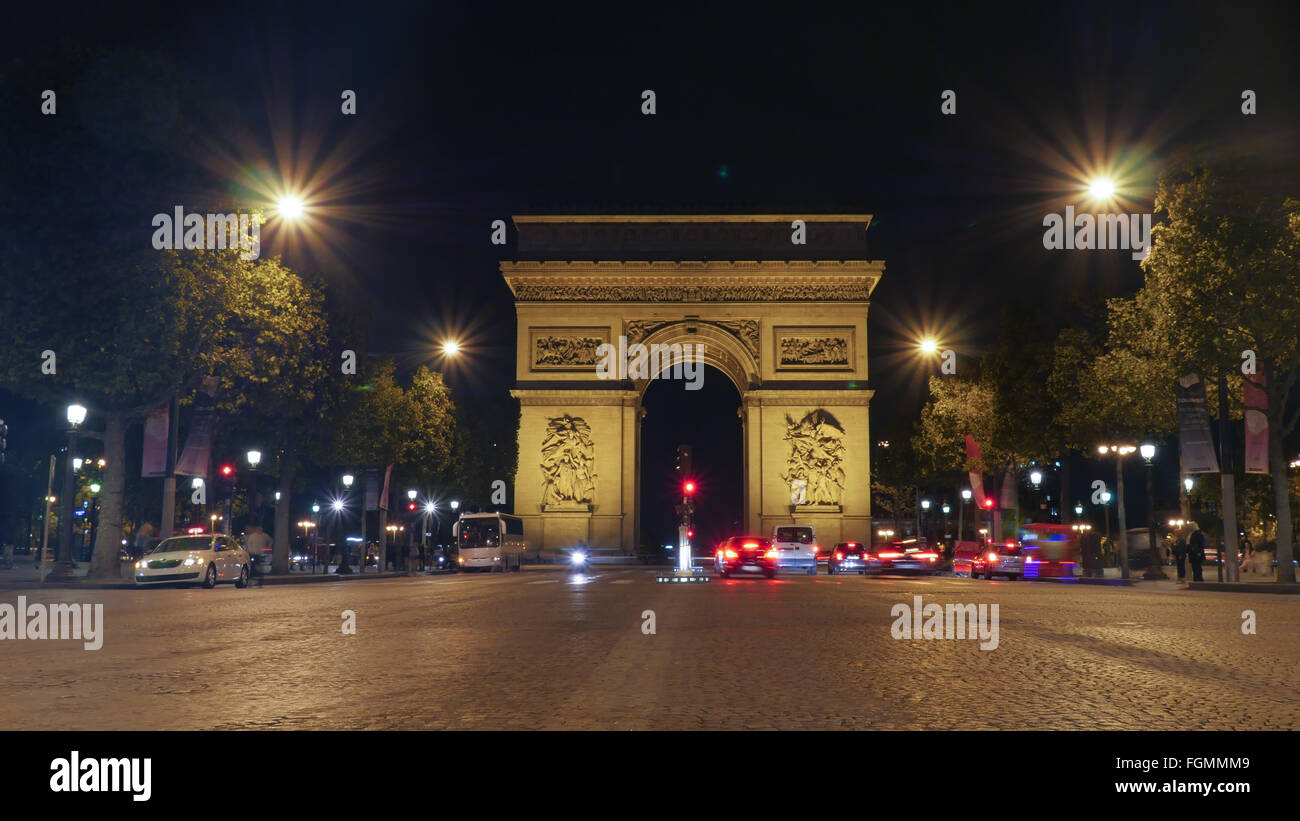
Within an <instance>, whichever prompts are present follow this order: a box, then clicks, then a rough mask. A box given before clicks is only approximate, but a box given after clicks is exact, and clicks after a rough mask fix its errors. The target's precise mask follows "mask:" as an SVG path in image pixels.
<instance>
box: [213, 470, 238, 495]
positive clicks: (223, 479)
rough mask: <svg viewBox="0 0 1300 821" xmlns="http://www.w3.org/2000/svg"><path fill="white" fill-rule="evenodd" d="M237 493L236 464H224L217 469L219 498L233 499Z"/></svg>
mask: <svg viewBox="0 0 1300 821" xmlns="http://www.w3.org/2000/svg"><path fill="white" fill-rule="evenodd" d="M234 495H235V466H234V465H232V464H229V463H227V464H224V465H222V466H221V468H220V469H219V470H218V471H217V498H218V499H231V498H233V497H234Z"/></svg>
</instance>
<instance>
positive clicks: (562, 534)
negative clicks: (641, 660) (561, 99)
mask: <svg viewBox="0 0 1300 821" xmlns="http://www.w3.org/2000/svg"><path fill="white" fill-rule="evenodd" d="M796 220H802V227H800V226H799V225H798V224H796V222H795V221H796ZM870 222H871V217H870V215H781V216H777V215H763V216H753V215H726V216H718V215H712V216H516V217H515V218H514V223H515V227H516V230H517V232H518V255H517V256H518V258H517V259H516V260H514V261H508V262H503V263H502V264H501V272H502V274H503V275H504V276H505V279H506V282H507V283H508V284H509V286H510V290H511V291H512V292H513V293H514V297H515V311H516V315H517V325H518V341H517V348H516V365H515V377H516V388H515V390H513V391H512V392H511V394H512V395H513V396H514V397H516V398H517V399H519V401H520V405H521V419H520V426H519V470H518V473H517V474H516V478H515V487H514V496H513V498H514V502H515V504H514V509H515V513H516V515H518V516H520V517H521V518H523V520H524V523H525V533H526V534H527V537H528V541H529V545H530V548H531V549H534V550H535V549H538V548H541V549H544V550H558V549H563V548H568V547H573V546H575V545H577V544H587V545H590V546H592V547H596V548H618V549H620V550H622V551H623V552H625V553H633V552H635V550H636V546H637V541H638V535H639V533H640V515H639V509H638V504H639V500H640V491H641V488H640V486H639V483H640V473H641V471H640V467H641V452H640V438H641V437H640V428H641V419H642V413H643V412H642V408H641V398H642V396H643V395H644V392H645V389H646V388H647V387H648V385H649V380H648V379H635V378H632V379H625V380H618V379H616V378H615V379H601V378H598V376H599V375H600V374H599V373H598V370H597V365H598V363H599V362H600V359H601V355H600V353H599V348H600V345H602V344H604V343H609V344H611V345H614V346H616V347H617V346H618V344H619V337H620V336H622V337H626V344H628V345H633V344H635V343H642V344H644V345H646V346H649V345H652V344H654V343H661V344H664V345H672V344H674V343H678V344H686V343H692V344H696V343H700V342H703V343H704V361H705V362H706V363H707V364H709V365H713V366H715V367H716V368H718V370H720V371H722V372H723V373H724V374H726V375H727V376H728V377H729V378H730V379H731V381H732V382H733V383H734V384H735V386H736V389H737V390H738V391H739V393H740V397H741V410H740V414H741V418H742V422H743V431H744V433H743V436H744V494H743V497H744V512H743V519H742V521H743V522H744V523H745V525H746V532H747V533H767V532H769V531H770V530H771V528H772V526H773V525H775V524H780V523H788V522H799V523H804V522H807V523H811V524H813V525H815V526H816V527H817V531H818V538H819V540H820V541H821V543H822V544H834V543H835V542H838V541H868V542H869V538H868V537H869V535H870V530H871V483H870V479H869V477H870V475H871V473H870V461H869V460H870V452H871V449H870V442H871V439H870V435H869V430H868V406H869V404H870V401H871V396H872V391H871V390H869V389H867V387H866V386H867V308H868V304H869V299H870V297H871V292H872V290H873V289H874V288H875V286H876V283H877V282H878V281H879V280H880V277H881V276H882V274H883V273H884V267H885V266H884V263H883V262H881V261H872V260H869V259H866V254H865V252H866V230H867V227H868V225H869V224H870ZM799 238H802V239H804V242H803V243H797V242H796V240H797V239H799ZM636 375H637V374H635V373H634V374H633V376H636Z"/></svg>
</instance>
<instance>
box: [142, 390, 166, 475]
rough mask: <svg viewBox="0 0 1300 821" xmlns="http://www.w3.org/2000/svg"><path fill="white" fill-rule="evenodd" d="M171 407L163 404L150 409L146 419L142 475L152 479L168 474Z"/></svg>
mask: <svg viewBox="0 0 1300 821" xmlns="http://www.w3.org/2000/svg"><path fill="white" fill-rule="evenodd" d="M169 411H170V407H169V406H168V405H163V406H161V407H158V408H155V409H154V410H152V411H149V415H148V416H146V417H145V420H144V456H143V458H142V459H141V464H140V476H141V477H142V478H145V479H151V478H154V477H157V476H166V475H167V433H168V431H170V430H171V419H170V418H169Z"/></svg>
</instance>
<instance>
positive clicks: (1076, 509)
mask: <svg viewBox="0 0 1300 821" xmlns="http://www.w3.org/2000/svg"><path fill="white" fill-rule="evenodd" d="M1074 515H1075V516H1082V515H1083V505H1082V504H1076V505H1075V506H1074Z"/></svg>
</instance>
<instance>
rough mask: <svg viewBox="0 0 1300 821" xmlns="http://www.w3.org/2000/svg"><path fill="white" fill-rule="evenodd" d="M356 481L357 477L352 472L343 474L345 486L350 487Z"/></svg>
mask: <svg viewBox="0 0 1300 821" xmlns="http://www.w3.org/2000/svg"><path fill="white" fill-rule="evenodd" d="M355 481H356V477H355V476H353V475H352V474H351V473H345V474H343V487H345V488H349V489H350V488H351V487H352V483H353V482H355Z"/></svg>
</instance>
